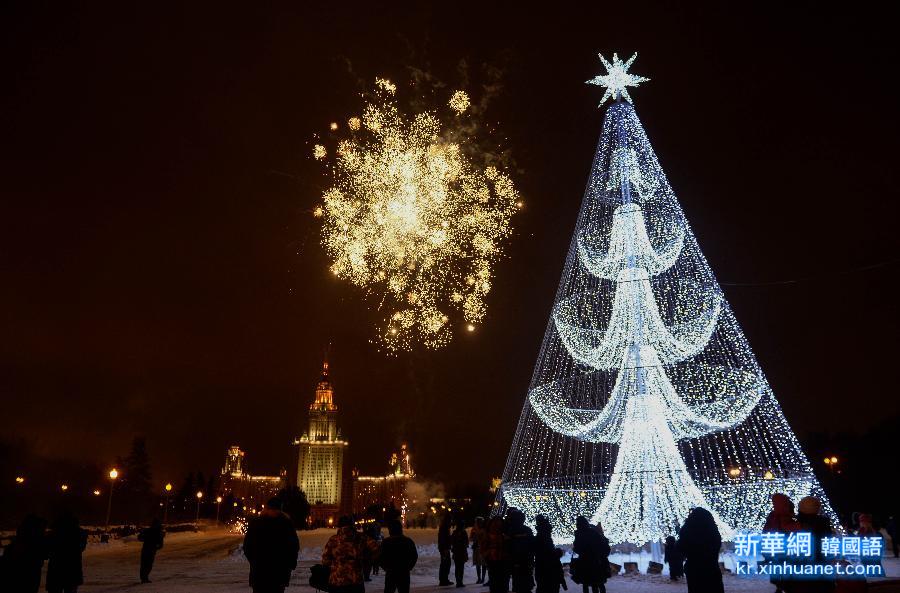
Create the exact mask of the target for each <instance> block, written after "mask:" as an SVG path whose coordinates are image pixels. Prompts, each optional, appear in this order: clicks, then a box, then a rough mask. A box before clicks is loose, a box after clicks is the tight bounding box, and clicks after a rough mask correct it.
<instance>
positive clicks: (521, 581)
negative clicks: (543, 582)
mask: <svg viewBox="0 0 900 593" xmlns="http://www.w3.org/2000/svg"><path fill="white" fill-rule="evenodd" d="M506 521H507V532H506V535H507V537H509V540H508V541H509V560H510V576H511V577H512V590H513V591H514V592H515V593H531V590H532V589H534V532H533V531H531V527H528V526H527V525H525V513H523V512H522V511H520V510H519V509H516V508H512V509H509V511H508V512H507V515H506Z"/></svg>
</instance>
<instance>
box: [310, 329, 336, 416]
mask: <svg viewBox="0 0 900 593" xmlns="http://www.w3.org/2000/svg"><path fill="white" fill-rule="evenodd" d="M330 350H331V342H329V343H328V347H327V348H326V349H325V354H324V356H323V360H322V376H321V377H319V382H318V384H317V385H316V399H315V401H314V402H313V403H312V404H311V405H310V406H309V409H310V410H322V411H334V410H337V406H335V405H334V399H333V394H334V387H332V385H331V379H330V378H329V377H328V352H329V351H330Z"/></svg>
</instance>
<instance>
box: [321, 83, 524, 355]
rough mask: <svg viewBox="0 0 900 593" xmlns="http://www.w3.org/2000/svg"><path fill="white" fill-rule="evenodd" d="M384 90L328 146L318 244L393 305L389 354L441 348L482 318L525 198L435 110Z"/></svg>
mask: <svg viewBox="0 0 900 593" xmlns="http://www.w3.org/2000/svg"><path fill="white" fill-rule="evenodd" d="M376 87H377V89H379V90H380V91H384V92H381V93H380V94H376V95H377V97H378V98H377V99H373V100H372V101H370V102H368V103H367V104H366V105H365V108H364V110H363V115H362V117H361V118H351V119H350V120H349V123H348V127H349V128H350V130H353V131H354V133H353V134H351V135H349V136H348V137H346V138H343V139H341V140H339V143H338V148H337V150H335V151H332V154H333V157H334V161H333V163H332V164H331V167H330V168H329V170H330V173H331V174H332V175H333V183H332V184H331V187H329V188H328V189H327V190H326V191H325V193H324V195H323V196H322V206H321V208H322V211H321V212H319V211H318V210H317V212H316V213H317V215H321V218H322V223H323V224H322V244H323V245H324V247H325V250H326V252H327V253H328V255H329V257H330V259H331V266H330V270H331V272H332V273H333V274H334V275H336V276H337V277H338V278H341V279H344V280H348V281H349V282H351V283H352V284H354V285H356V286H358V287H361V288H363V289H364V290H365V291H366V292H367V293H369V294H370V295H371V296H373V297H374V298H375V299H376V301H377V304H378V308H379V310H381V311H384V312H386V316H385V317H384V319H383V321H382V323H381V324H380V325H379V330H378V334H379V339H380V341H381V342H382V343H383V345H384V346H385V347H386V349H387V350H388V351H391V352H396V351H398V350H410V349H412V348H413V347H415V345H417V344H423V345H425V346H426V347H429V348H438V347H441V346H444V345H446V344H447V343H448V342H449V341H450V339H451V338H452V336H453V333H454V331H453V329H454V328H457V329H463V330H467V331H473V330H474V329H475V326H476V324H478V323H480V322H482V321H483V320H484V317H485V312H486V300H485V299H486V296H487V295H488V293H489V292H490V290H491V277H492V270H493V267H494V264H495V262H496V261H497V259H498V258H499V257H500V256H501V255H502V248H503V244H504V241H505V240H506V239H507V237H508V236H509V235H510V232H511V227H510V219H511V217H512V215H513V214H514V213H515V212H516V211H517V209H518V208H517V203H518V202H519V195H518V192H517V190H516V188H515V185H514V183H513V181H512V179H510V177H509V176H508V175H507V174H506V173H505V172H503V171H501V170H499V169H497V168H496V167H493V166H491V167H483V166H482V165H481V164H480V163H481V162H483V160H484V156H485V155H483V154H481V153H479V152H478V151H477V150H476V149H475V146H474V143H471V142H469V141H467V142H468V143H465V142H459V141H451V140H449V139H448V138H450V137H452V136H453V135H452V134H450V133H449V130H448V129H445V126H444V125H443V124H442V120H441V117H440V114H439V113H438V112H424V113H415V114H411V115H406V114H404V113H403V112H401V110H400V109H399V107H398V106H397V102H396V98H395V93H396V86H395V85H393V83H391V82H390V81H387V80H385V79H380V78H379V79H376ZM460 93H462V92H461V91H458V92H457V93H455V94H454V95H453V97H454V98H457V101H456V104H457V106H456V107H454V100H453V99H451V102H450V103H449V105H450V108H451V109H452V110H453V112H455V113H461V111H460V108H461V109H462V110H464V109H465V107H461V106H462V103H460V102H459V101H460V100H459V99H458V96H459V95H460ZM462 96H464V97H465V103H466V105H465V106H466V107H467V106H468V101H469V98H468V96H467V95H465V93H462ZM354 120H356V121H355V122H354ZM323 150H324V149H323Z"/></svg>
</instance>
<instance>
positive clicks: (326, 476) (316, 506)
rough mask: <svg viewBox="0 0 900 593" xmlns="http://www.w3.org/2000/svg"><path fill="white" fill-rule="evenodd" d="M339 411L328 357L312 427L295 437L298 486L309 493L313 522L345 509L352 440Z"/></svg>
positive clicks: (313, 406) (312, 411)
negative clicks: (346, 467) (347, 456)
mask: <svg viewBox="0 0 900 593" xmlns="http://www.w3.org/2000/svg"><path fill="white" fill-rule="evenodd" d="M337 412H338V408H337V405H335V403H334V388H333V386H332V384H331V379H330V378H329V376H328V361H327V360H326V361H325V362H324V363H323V365H322V376H321V377H320V378H319V382H318V384H317V385H316V397H315V400H313V402H312V403H311V404H310V406H309V428H308V430H307V431H306V432H305V433H304V434H303V435H302V436H300V437H299V438H297V439H295V440H294V444H295V445H297V448H298V456H297V486H299V488H300V489H301V490H303V492H305V493H306V499H307V500H308V501H309V504H310V507H311V509H310V520H311V522H312V523H313V524H331V523H333V522H334V521H336V520H337V515H338V514H339V512H340V510H341V503H342V498H343V497H342V485H343V471H344V452H345V450H346V448H347V446H348V445H349V443H348V442H347V441H345V440H344V439H343V437H342V436H341V433H340V430H339V429H338V426H337Z"/></svg>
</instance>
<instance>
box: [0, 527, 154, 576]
mask: <svg viewBox="0 0 900 593" xmlns="http://www.w3.org/2000/svg"><path fill="white" fill-rule="evenodd" d="M164 538H165V532H164V530H163V527H162V524H161V523H160V521H159V520H155V521H153V523H152V524H151V525H150V527H148V528H146V529H144V530H142V531H141V532H140V534H139V535H138V540H139V541H141V542H142V545H141V568H140V575H139V576H140V580H141V582H142V583H149V582H150V570H151V569H152V568H153V560H154V559H155V558H156V552H157V551H158V550H159V549H160V548H162V546H163V539H164ZM87 541H88V534H87V531H86V530H84V529H82V528H81V525H79V523H78V519H77V518H76V517H75V516H74V515H73V514H72V513H69V512H63V513H61V514H60V515H59V516H58V517H57V518H56V519H55V520H54V521H53V522H52V523H51V524H50V526H49V530H48V527H47V522H46V521H45V520H44V519H41V518H40V517H38V516H37V515H28V516H26V517H25V519H24V520H23V521H22V523H21V525H19V527H18V529H16V536H15V537H14V538H13V540H12V542H11V543H10V544H9V545H8V546H6V548H4V550H3V556H0V591H3V592H4V593H6V592H7V591H9V592H10V593H36V592H37V591H38V589H40V585H41V572H42V571H43V569H44V562H45V561H46V562H47V580H46V589H47V591H48V593H77V591H78V587H80V586H81V585H83V584H84V570H83V568H82V566H83V564H82V553H83V552H84V549H85V548H86V547H87Z"/></svg>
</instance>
